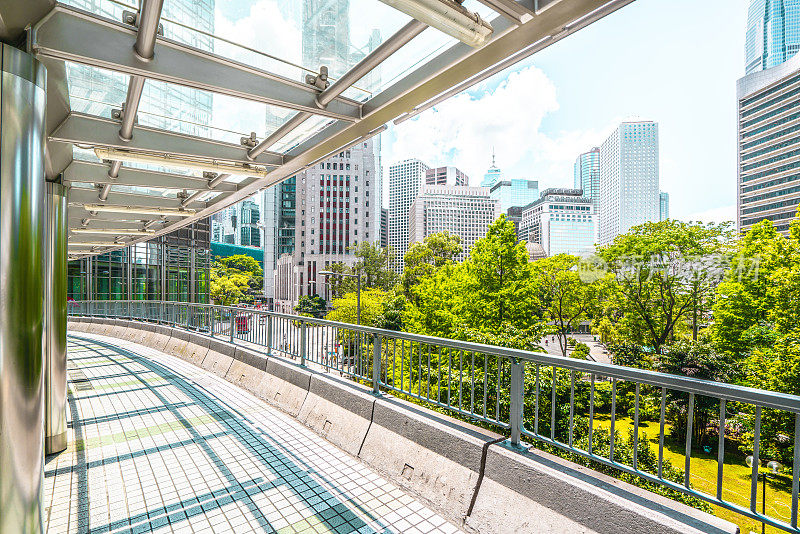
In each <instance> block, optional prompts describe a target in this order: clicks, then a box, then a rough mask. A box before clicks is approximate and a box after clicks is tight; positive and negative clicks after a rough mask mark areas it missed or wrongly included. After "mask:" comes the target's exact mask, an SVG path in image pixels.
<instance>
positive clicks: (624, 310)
mask: <svg viewBox="0 0 800 534" xmlns="http://www.w3.org/2000/svg"><path fill="white" fill-rule="evenodd" d="M730 237H731V233H730V229H729V225H728V224H722V225H714V224H697V223H684V222H681V221H676V220H672V219H670V220H667V221H661V222H657V223H645V224H642V225H639V226H634V227H633V228H631V230H630V231H629V232H628V233H626V234H621V235H618V236H617V237H616V238H615V239H614V241H613V242H612V243H610V244H608V245H605V246H603V247H600V248H599V250H598V254H599V256H600V257H601V258H602V259H603V260H604V261H605V262H606V265H607V266H608V269H609V271H610V272H611V273H612V274H613V275H614V282H615V283H614V284H613V285H612V286H611V287H612V289H613V290H614V291H613V294H612V295H610V297H611V298H612V299H613V300H614V302H615V305H616V307H617V310H616V312H615V313H616V315H617V317H619V320H618V323H617V328H618V330H619V331H620V333H621V334H622V336H623V337H624V338H625V339H626V341H628V342H632V343H637V344H640V345H646V346H650V347H652V348H653V350H654V352H656V353H658V352H659V351H660V349H661V347H662V346H663V345H664V344H666V343H668V342H670V341H671V340H673V339H674V337H675V332H676V328H677V327H678V326H679V322H680V321H685V320H687V318H688V317H689V314H690V313H693V312H694V311H695V310H698V309H699V310H700V313H702V309H703V307H704V306H706V307H707V306H708V305H709V303H710V299H711V297H712V296H713V291H714V288H715V286H716V283H717V281H718V265H719V261H720V260H721V258H720V256H719V255H720V254H722V253H724V252H725V251H726V246H727V243H728V240H729V239H730ZM607 311H608V310H607Z"/></svg>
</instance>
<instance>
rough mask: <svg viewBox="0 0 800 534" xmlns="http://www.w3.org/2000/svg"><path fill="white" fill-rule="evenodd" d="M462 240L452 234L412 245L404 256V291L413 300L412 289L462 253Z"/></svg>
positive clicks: (429, 238)
mask: <svg viewBox="0 0 800 534" xmlns="http://www.w3.org/2000/svg"><path fill="white" fill-rule="evenodd" d="M462 250H463V249H462V247H461V238H460V237H459V236H457V235H455V234H451V233H450V232H440V233H436V234H431V235H429V236H427V237H425V239H424V240H423V241H422V243H420V242H417V243H412V244H411V247H409V249H408V251H407V252H406V254H405V256H403V263H404V267H403V275H402V284H403V290H404V291H405V294H406V296H407V297H408V298H410V299H413V298H414V296H413V294H412V288H413V287H414V286H415V285H417V283H419V281H420V280H421V279H422V278H424V277H425V276H429V275H430V274H432V273H433V272H434V271H435V270H436V269H439V268H441V267H443V266H445V265H447V264H448V263H452V262H453V260H454V259H455V257H456V256H458V255H459V254H460V253H461V251H462Z"/></svg>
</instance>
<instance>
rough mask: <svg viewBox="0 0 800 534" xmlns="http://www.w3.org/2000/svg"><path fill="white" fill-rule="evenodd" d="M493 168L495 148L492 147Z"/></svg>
mask: <svg viewBox="0 0 800 534" xmlns="http://www.w3.org/2000/svg"><path fill="white" fill-rule="evenodd" d="M492 167H494V147H492Z"/></svg>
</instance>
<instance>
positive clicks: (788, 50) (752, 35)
mask: <svg viewBox="0 0 800 534" xmlns="http://www.w3.org/2000/svg"><path fill="white" fill-rule="evenodd" d="M744 46H745V49H744V50H745V53H744V55H745V73H746V74H751V73H753V72H758V71H761V70H766V69H769V68H772V67H775V66H777V65H780V64H781V63H783V62H784V61H786V60H788V59H789V58H791V57H792V56H794V55H795V54H796V53H797V51H798V50H800V0H752V1H751V2H750V9H749V10H748V12H747V33H746V35H745V45H744Z"/></svg>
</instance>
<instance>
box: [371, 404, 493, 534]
mask: <svg viewBox="0 0 800 534" xmlns="http://www.w3.org/2000/svg"><path fill="white" fill-rule="evenodd" d="M501 438H502V436H500V435H499V434H495V433H493V432H489V431H487V430H483V429H479V428H477V427H473V426H471V425H467V424H465V423H463V422H461V421H457V420H455V419H451V418H450V417H447V416H444V415H441V414H439V413H436V412H433V411H431V410H427V409H425V408H423V407H421V406H416V405H413V404H410V403H407V402H404V401H401V400H399V399H393V398H381V399H378V400H377V401H376V402H375V410H374V414H373V417H372V426H370V428H369V431H368V432H367V437H366V439H365V440H364V446H363V447H362V449H361V453H360V454H359V456H360V457H361V458H362V459H363V460H364V461H365V462H367V463H368V464H369V465H370V466H372V467H373V468H375V469H376V470H377V471H380V472H382V473H383V474H385V475H386V476H388V477H389V478H391V479H392V480H393V481H394V482H396V483H397V484H398V485H400V486H401V487H404V488H407V489H409V490H411V491H413V492H414V493H416V494H417V495H419V496H421V497H423V498H424V499H425V500H426V501H428V502H429V503H431V504H432V505H434V506H436V507H437V508H440V509H441V510H440V511H441V512H443V513H445V514H446V515H448V516H449V518H450V519H452V520H454V521H458V522H460V521H463V519H464V517H465V516H466V515H467V511H468V510H469V506H470V502H471V500H472V495H473V493H474V492H475V488H476V486H477V482H478V477H479V474H480V471H481V458H482V456H483V452H484V449H485V448H486V447H488V444H489V443H491V442H493V441H496V440H498V439H501ZM495 532H499V531H495Z"/></svg>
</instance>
